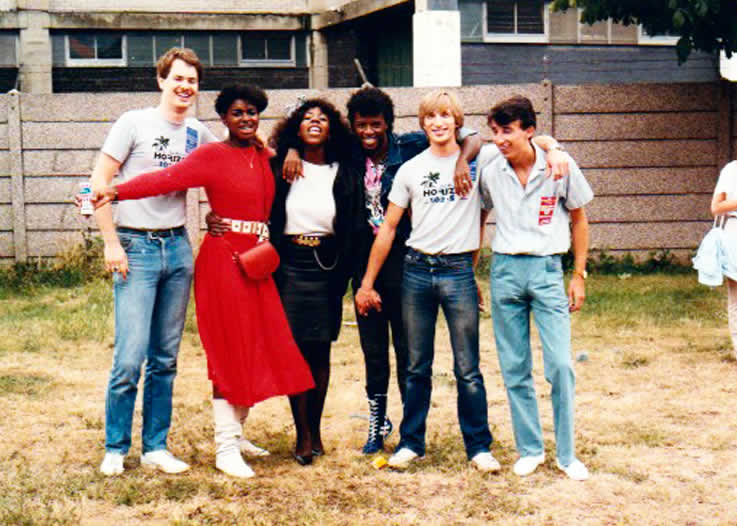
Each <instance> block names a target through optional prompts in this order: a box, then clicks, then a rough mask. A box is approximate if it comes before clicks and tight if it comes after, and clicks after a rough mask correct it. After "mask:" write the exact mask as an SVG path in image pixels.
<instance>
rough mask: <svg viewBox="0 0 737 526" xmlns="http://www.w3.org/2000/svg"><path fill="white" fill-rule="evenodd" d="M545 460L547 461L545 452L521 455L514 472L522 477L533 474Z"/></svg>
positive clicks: (515, 464)
mask: <svg viewBox="0 0 737 526" xmlns="http://www.w3.org/2000/svg"><path fill="white" fill-rule="evenodd" d="M543 462H545V453H541V454H539V455H527V456H525V457H520V458H519V460H517V462H515V463H514V474H515V475H518V476H520V477H526V476H527V475H531V474H532V473H534V472H535V470H536V469H537V467H538V466H539V465H540V464H542V463H543Z"/></svg>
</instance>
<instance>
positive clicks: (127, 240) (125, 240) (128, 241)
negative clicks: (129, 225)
mask: <svg viewBox="0 0 737 526" xmlns="http://www.w3.org/2000/svg"><path fill="white" fill-rule="evenodd" d="M118 239H119V240H120V246H121V247H123V250H125V251H126V252H128V249H129V248H130V246H131V245H132V244H133V238H131V237H129V236H126V235H125V234H119V235H118Z"/></svg>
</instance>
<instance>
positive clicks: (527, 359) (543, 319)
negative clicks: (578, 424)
mask: <svg viewBox="0 0 737 526" xmlns="http://www.w3.org/2000/svg"><path fill="white" fill-rule="evenodd" d="M491 303H492V317H493V321H494V336H495V338H496V349H497V354H498V356H499V366H500V367H501V371H502V375H503V377H504V385H505V387H506V389H507V398H508V399H509V408H510V411H511V413H512V426H513V427H514V439H515V442H516V443H517V451H518V452H519V454H520V456H528V455H539V454H541V453H543V451H544V447H543V438H542V429H541V428H540V416H539V413H538V408H537V400H536V398H535V387H534V383H533V380H532V351H531V349H530V314H531V313H532V314H534V318H535V325H537V330H538V333H539V334H540V340H541V342H542V347H543V363H544V368H545V379H546V380H547V381H548V383H550V385H551V386H552V390H551V399H552V402H553V420H554V424H555V445H556V453H557V456H558V461H559V462H560V463H561V464H562V465H563V466H568V465H570V463H571V462H573V460H574V459H575V452H574V430H573V420H574V391H575V377H574V374H573V366H572V364H571V324H570V317H569V313H568V298H567V296H566V293H565V290H564V286H563V268H562V265H561V258H560V256H557V255H556V256H527V255H508V254H497V253H495V254H494V260H493V263H492V266H491Z"/></svg>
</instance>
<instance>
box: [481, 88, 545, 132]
mask: <svg viewBox="0 0 737 526" xmlns="http://www.w3.org/2000/svg"><path fill="white" fill-rule="evenodd" d="M487 120H488V122H489V126H491V121H494V122H495V123H497V124H498V125H499V126H506V125H507V124H510V123H512V122H514V121H520V128H522V129H523V130H526V129H527V128H529V127H530V126H532V127H534V128H536V127H537V119H536V117H535V109H534V108H533V107H532V102H531V101H530V99H528V98H527V97H523V96H522V95H514V96H512V97H509V98H508V99H506V100H503V101H501V102H500V103H498V104H497V105H496V106H494V107H493V108H491V109H490V110H489V113H488V115H487Z"/></svg>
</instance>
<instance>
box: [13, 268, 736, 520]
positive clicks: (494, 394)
mask: <svg viewBox="0 0 737 526" xmlns="http://www.w3.org/2000/svg"><path fill="white" fill-rule="evenodd" d="M485 288H486V290H487V291H488V287H486V286H485ZM588 294H589V299H588V303H587V306H586V310H585V312H583V313H581V314H579V315H576V316H575V319H574V322H573V323H574V331H573V333H574V342H573V353H574V357H579V356H580V355H582V354H583V353H585V355H586V357H587V358H588V359H587V360H580V361H577V362H576V365H575V366H576V374H577V421H576V424H577V432H576V436H577V450H578V456H579V458H581V460H583V461H584V462H585V463H586V464H587V465H588V466H589V468H590V469H591V471H592V477H591V479H590V480H589V481H587V482H584V483H580V482H574V481H570V480H567V479H566V478H565V477H564V475H562V473H560V472H559V471H558V470H557V469H556V468H555V466H554V462H555V460H554V442H553V430H552V417H551V407H550V397H549V387H548V386H547V385H546V384H545V381H544V379H543V377H542V363H541V353H540V348H539V344H538V343H537V341H536V343H535V356H534V358H535V363H536V368H535V374H536V385H537V390H538V399H539V401H540V410H541V414H542V418H543V428H544V432H545V444H546V450H547V454H548V455H547V457H548V459H547V460H546V462H545V465H544V466H543V467H542V468H541V469H539V470H538V471H537V472H536V473H535V474H534V475H532V476H530V477H528V478H524V479H520V478H518V477H516V476H515V475H514V474H513V473H512V471H511V467H512V464H513V462H514V461H515V460H516V452H515V449H514V441H513V437H512V431H511V425H510V420H509V412H508V407H507V402H506V395H505V392H504V389H503V384H502V381H501V376H500V373H499V367H498V363H497V359H496V355H495V350H494V344H493V335H492V330H491V320H490V319H489V318H488V316H485V317H484V318H483V319H482V327H481V332H482V340H481V350H482V370H483V373H484V377H485V380H486V387H487V392H488V403H489V416H490V420H491V425H492V432H493V434H494V437H495V442H494V445H493V453H494V455H495V456H496V457H497V458H498V459H499V460H500V462H501V463H502V466H503V469H502V471H501V473H499V474H481V473H479V472H477V471H475V470H472V469H471V468H469V466H468V463H467V460H466V458H465V453H464V451H463V446H462V440H461V437H460V432H459V429H458V424H457V418H456V410H455V398H456V396H455V380H454V378H453V375H452V368H451V360H450V347H449V343H448V338H447V332H446V331H445V329H444V328H442V326H443V323H442V322H441V324H440V325H441V330H439V332H438V337H437V346H436V360H435V368H434V382H433V399H432V400H433V401H432V409H431V411H430V416H429V419H428V432H427V441H428V451H427V456H426V459H425V460H423V461H422V462H420V463H419V464H418V465H417V466H415V467H412V468H411V469H410V470H409V471H408V472H406V473H397V472H391V471H388V470H381V471H377V470H375V469H374V468H373V467H372V466H371V463H370V460H371V459H370V458H366V457H364V456H362V455H361V454H360V447H361V446H362V445H363V441H364V439H365V428H366V421H365V420H363V419H361V418H360V416H361V415H365V414H366V411H367V408H366V403H365V399H364V390H363V376H364V373H363V360H362V354H361V351H360V349H359V346H358V337H357V331H356V328H355V327H354V326H351V325H346V326H344V328H343V332H342V335H341V338H340V340H339V341H338V342H337V344H335V345H334V347H333V349H334V350H333V357H332V364H333V368H332V378H331V386H330V392H329V394H328V402H327V407H326V412H325V418H324V424H323V425H324V433H323V436H324V441H325V445H326V448H327V450H328V451H327V455H326V456H325V457H322V458H320V459H318V460H317V461H316V463H315V464H313V465H312V466H310V467H300V466H298V465H297V464H296V463H295V462H294V461H293V460H291V457H290V451H291V448H292V445H293V439H294V438H293V437H294V429H293V426H292V423H291V416H290V413H289V409H288V404H287V401H286V400H285V399H283V398H282V399H273V400H269V401H267V402H265V403H262V404H259V405H258V406H256V407H255V408H254V409H253V410H252V412H251V417H250V418H249V420H248V422H247V425H246V429H247V436H248V437H249V438H250V439H251V440H253V441H254V442H256V443H257V444H260V445H263V446H265V447H267V448H269V449H270V450H271V452H272V455H271V456H270V457H267V458H264V459H257V460H253V461H251V465H252V467H253V469H254V470H255V471H256V473H257V477H255V478H253V479H250V480H247V481H237V480H233V479H230V478H228V477H226V476H224V475H222V474H220V473H219V472H217V471H216V470H215V468H214V448H213V441H212V420H211V410H210V404H209V396H210V387H209V384H208V381H207V378H206V373H205V356H204V353H203V350H202V348H201V346H200V344H199V340H198V337H197V334H196V328H195V327H194V324H193V322H192V321H191V320H190V322H189V323H188V328H187V331H186V333H185V336H184V340H183V345H182V349H181V354H180V362H179V363H180V370H179V376H178V379H177V382H176V391H175V398H174V402H175V409H174V417H173V425H172V428H171V433H170V436H169V445H170V449H171V450H172V451H173V452H174V453H175V454H177V455H178V456H180V457H181V458H183V459H185V460H186V461H187V462H189V463H191V464H192V466H193V467H192V469H191V470H190V471H189V472H188V473H186V474H184V475H178V476H177V475H163V474H156V473H151V472H149V471H145V470H144V469H143V468H141V467H140V466H139V455H140V438H139V434H140V411H137V413H136V420H135V421H134V445H133V449H132V450H131V453H130V455H129V456H128V457H127V459H126V463H125V466H126V472H125V474H124V475H122V476H120V477H116V478H105V477H103V476H102V475H100V474H99V472H98V466H99V463H100V461H101V459H102V455H103V444H104V438H103V427H104V394H105V386H106V381H107V375H108V371H109V366H110V361H111V355H112V349H111V348H112V324H111V305H110V303H111V301H110V299H111V298H110V296H111V294H110V291H109V288H108V287H107V285H106V284H101V283H97V284H91V285H87V286H84V287H79V288H76V289H44V290H39V291H36V292H34V293H33V294H31V295H24V296H18V295H12V294H6V295H5V296H4V299H0V412H1V417H0V426H2V427H1V429H0V466H2V469H0V523H1V524H29V525H30V524H34V525H35V524H83V525H96V524H101V525H106V526H108V525H125V524H157V525H158V524H166V525H195V524H244V525H248V524H288V525H297V524H328V525H330V524H351V525H382V526H383V525H390V524H499V525H505V524H514V525H533V524H534V525H578V524H582V525H608V524H629V525H650V524H658V525H701V524H710V525H711V524H713V525H717V524H718V525H734V524H737V505H735V502H737V489H736V488H737V419H736V418H735V416H734V415H735V399H736V398H737V363H735V360H734V359H733V358H732V356H731V348H730V345H729V338H728V332H727V327H726V314H725V313H724V312H723V309H724V307H723V301H724V297H723V291H722V290H717V291H711V290H709V289H706V288H704V287H701V286H699V285H697V284H696V283H695V278H694V277H693V276H680V277H672V276H639V277H637V276H635V277H632V278H630V279H623V280H620V279H617V277H616V276H612V277H594V278H592V279H590V280H589V290H588ZM346 313H347V316H346V317H347V318H348V320H349V321H350V320H351V319H352V318H353V315H352V313H351V312H350V310H349V309H348V308H346ZM190 317H191V313H190ZM139 399H140V397H139ZM390 414H391V416H392V417H393V419H394V420H395V422H396V423H397V424H398V423H399V420H400V416H401V407H400V402H399V396H398V393H397V390H396V385H395V384H394V383H393V384H392V385H391V391H390ZM396 441H397V436H396V433H395V434H394V435H392V437H391V438H390V440H389V445H390V447H393V446H394V445H395V444H396Z"/></svg>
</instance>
